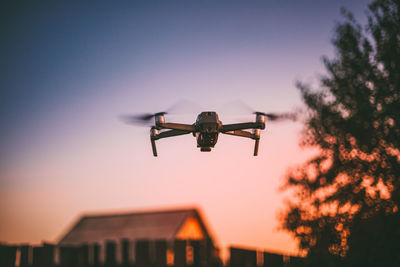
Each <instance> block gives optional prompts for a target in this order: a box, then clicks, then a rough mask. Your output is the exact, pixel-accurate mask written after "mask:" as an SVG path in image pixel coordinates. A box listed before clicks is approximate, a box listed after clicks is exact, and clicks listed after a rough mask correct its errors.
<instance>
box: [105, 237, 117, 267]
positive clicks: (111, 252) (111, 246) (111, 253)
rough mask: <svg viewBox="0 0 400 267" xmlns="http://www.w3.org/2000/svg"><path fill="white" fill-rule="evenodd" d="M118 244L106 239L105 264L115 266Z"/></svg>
mask: <svg viewBox="0 0 400 267" xmlns="http://www.w3.org/2000/svg"><path fill="white" fill-rule="evenodd" d="M116 250H117V244H116V243H115V242H114V241H112V240H108V241H106V260H105V265H106V266H113V265H116V264H117V257H116V256H117V253H116V252H117V251H116Z"/></svg>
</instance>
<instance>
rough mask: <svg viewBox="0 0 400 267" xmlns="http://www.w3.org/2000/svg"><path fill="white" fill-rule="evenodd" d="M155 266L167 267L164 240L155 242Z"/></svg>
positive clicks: (165, 243) (165, 242)
mask: <svg viewBox="0 0 400 267" xmlns="http://www.w3.org/2000/svg"><path fill="white" fill-rule="evenodd" d="M154 247H155V253H154V255H155V257H156V258H155V261H154V262H155V265H156V267H165V266H167V241H166V240H156V241H155V245H154Z"/></svg>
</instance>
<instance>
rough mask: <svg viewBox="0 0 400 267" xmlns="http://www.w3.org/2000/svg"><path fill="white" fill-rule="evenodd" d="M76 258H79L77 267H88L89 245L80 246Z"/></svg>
mask: <svg viewBox="0 0 400 267" xmlns="http://www.w3.org/2000/svg"><path fill="white" fill-rule="evenodd" d="M77 249H78V258H79V266H85V267H86V266H88V265H89V245H88V244H82V245H81V246H79V247H78V248H77Z"/></svg>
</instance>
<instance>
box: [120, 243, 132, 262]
mask: <svg viewBox="0 0 400 267" xmlns="http://www.w3.org/2000/svg"><path fill="white" fill-rule="evenodd" d="M130 248H131V242H130V241H129V239H121V256H122V266H128V265H129V264H130V259H129V251H130Z"/></svg>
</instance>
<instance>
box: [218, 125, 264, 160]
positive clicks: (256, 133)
mask: <svg viewBox="0 0 400 267" xmlns="http://www.w3.org/2000/svg"><path fill="white" fill-rule="evenodd" d="M223 133H224V134H229V135H235V136H241V137H247V138H251V139H254V140H255V141H256V142H255V144H254V156H257V155H258V147H259V144H260V130H257V129H256V130H254V133H250V132H246V131H242V130H236V131H229V132H223Z"/></svg>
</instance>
